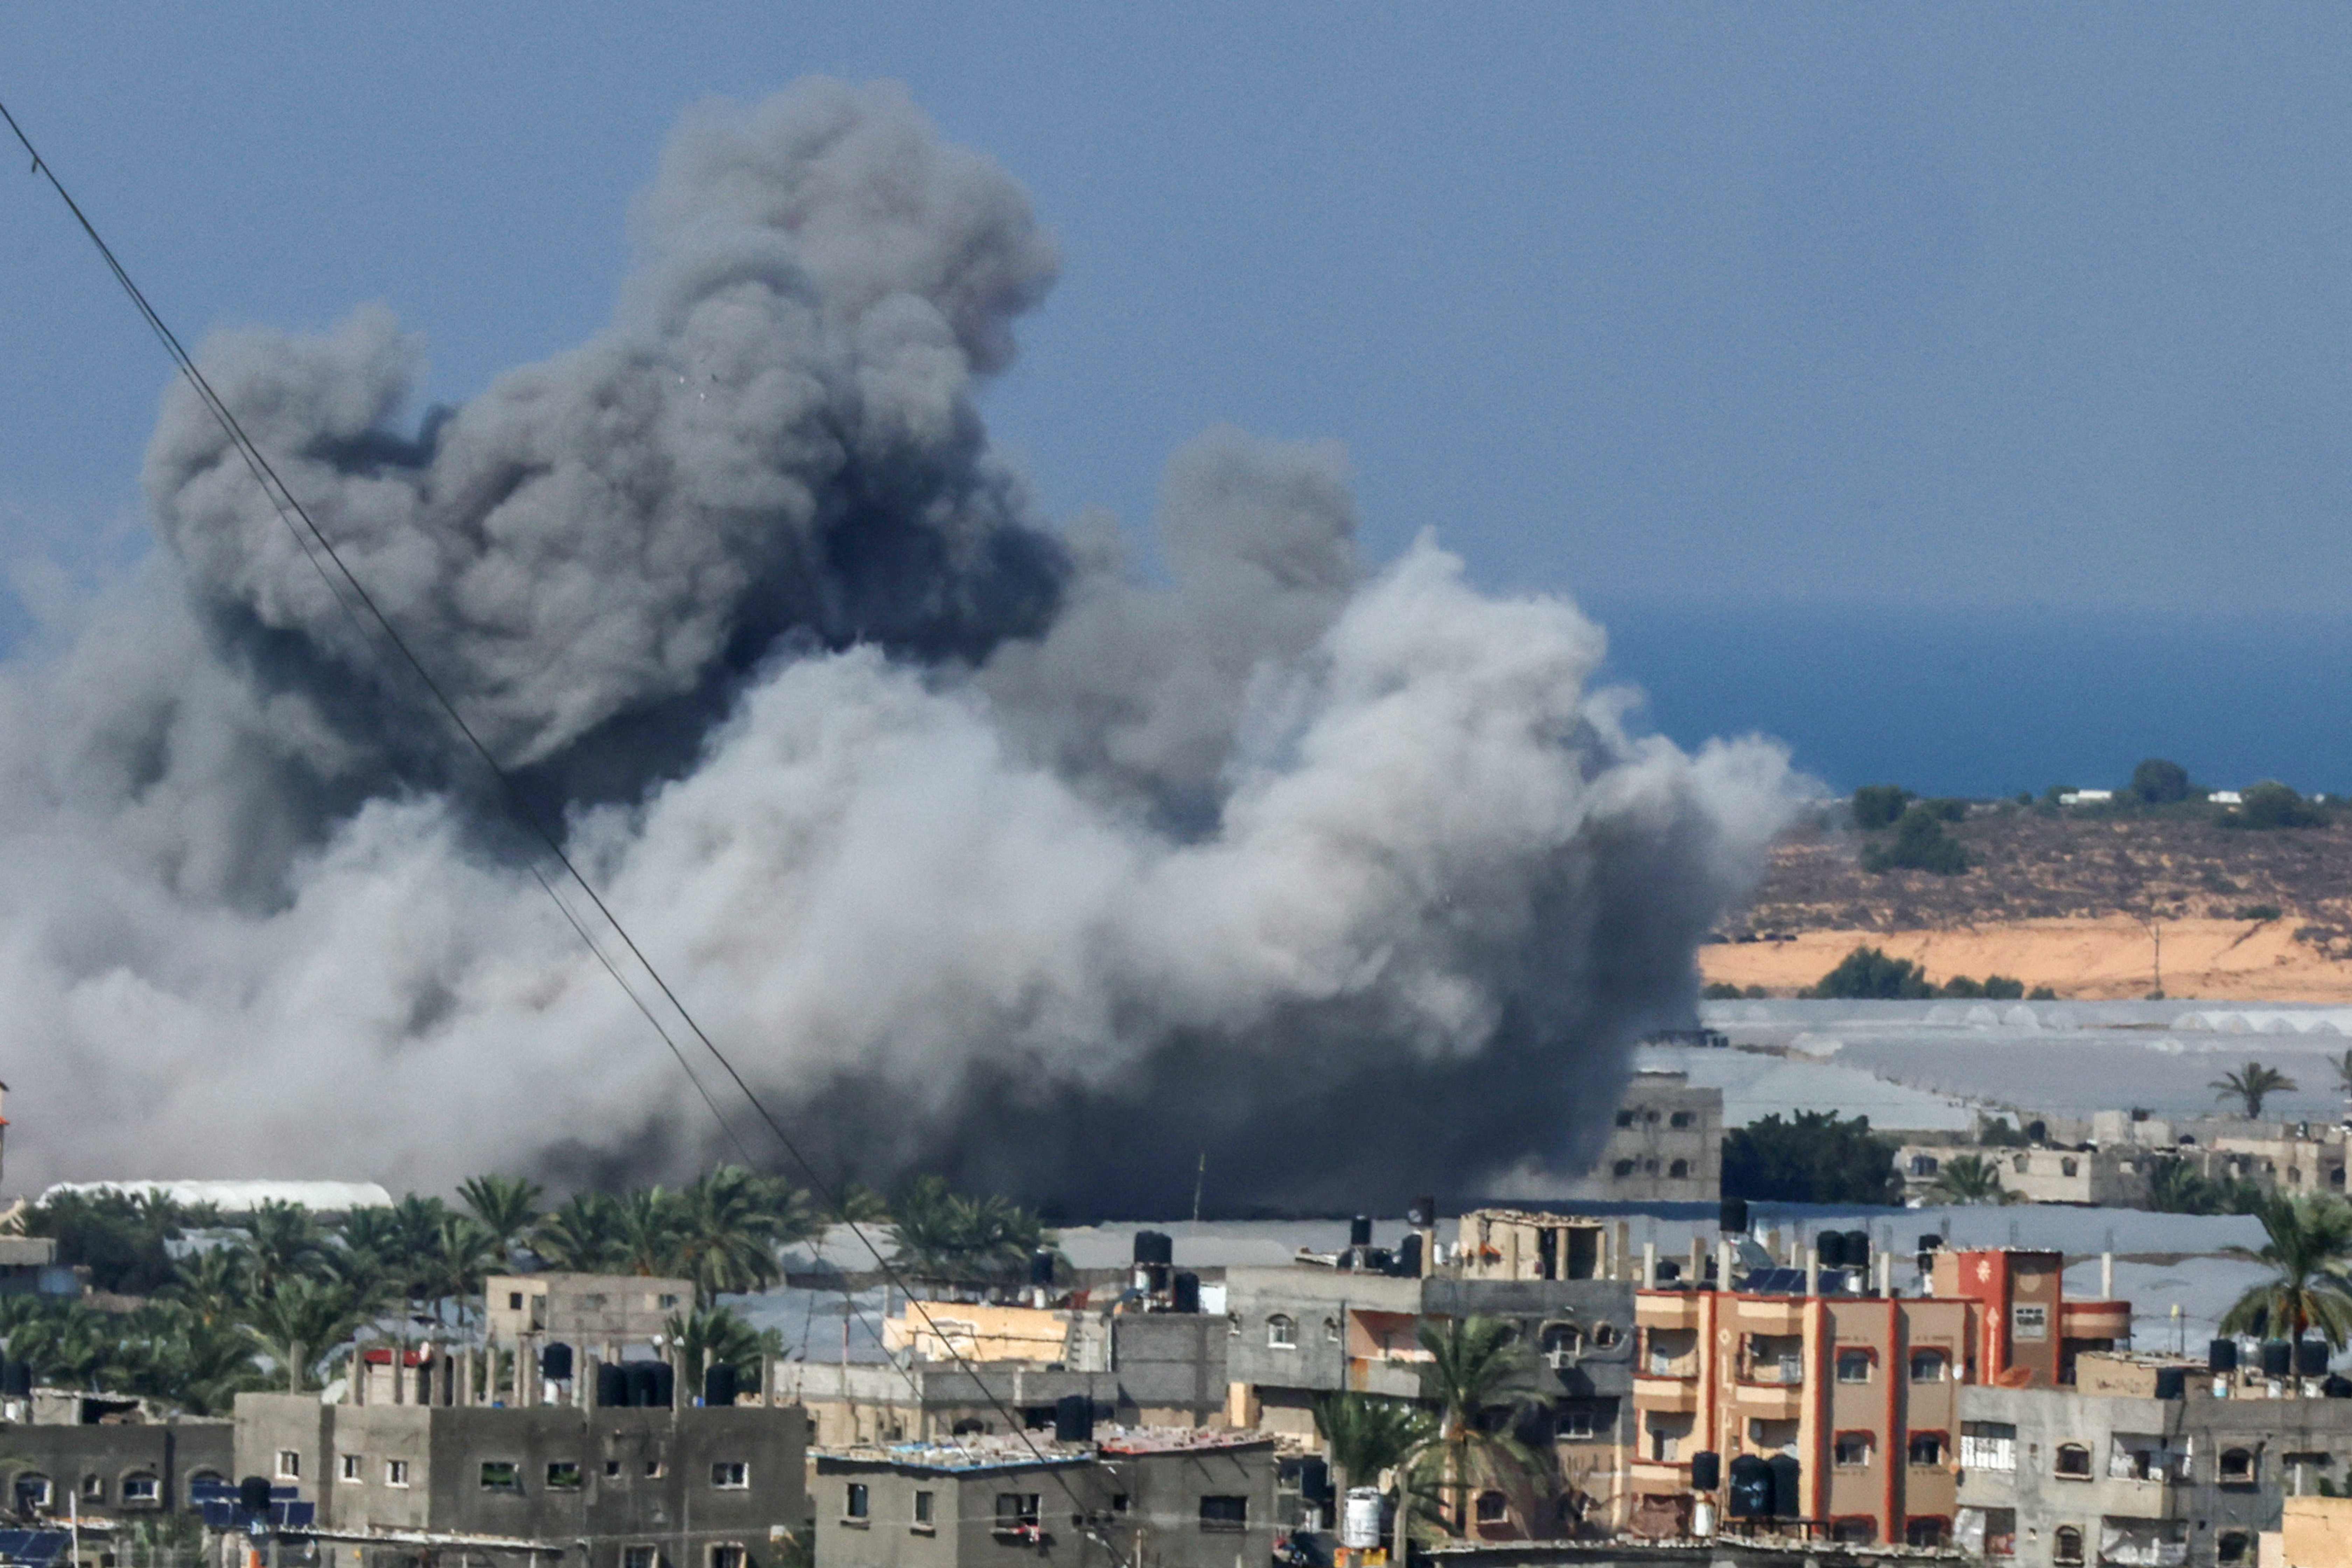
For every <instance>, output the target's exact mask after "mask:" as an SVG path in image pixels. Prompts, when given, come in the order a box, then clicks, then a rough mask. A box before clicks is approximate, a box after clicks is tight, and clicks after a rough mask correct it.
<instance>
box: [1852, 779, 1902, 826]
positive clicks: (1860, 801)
mask: <svg viewBox="0 0 2352 1568" xmlns="http://www.w3.org/2000/svg"><path fill="white" fill-rule="evenodd" d="M1910 804H1911V792H1910V791H1909V790H1907V789H1905V788H1904V787H1903V786H1902V785H1901V784H1864V785H1863V786H1862V787H1861V788H1860V789H1858V790H1856V791H1854V792H1853V825H1854V826H1856V827H1861V828H1878V827H1892V826H1895V820H1896V819H1897V818H1899V817H1900V816H1902V815H1903V808H1904V807H1905V806H1906V805H1910Z"/></svg>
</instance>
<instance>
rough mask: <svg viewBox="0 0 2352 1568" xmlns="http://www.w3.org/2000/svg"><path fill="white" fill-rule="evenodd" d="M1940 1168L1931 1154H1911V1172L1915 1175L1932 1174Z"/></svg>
mask: <svg viewBox="0 0 2352 1568" xmlns="http://www.w3.org/2000/svg"><path fill="white" fill-rule="evenodd" d="M1940 1168H1941V1165H1940V1163H1939V1162H1938V1161H1937V1158H1936V1156H1934V1155H1933V1154H1914V1155H1912V1156H1911V1173H1912V1174H1913V1175H1915V1176H1932V1175H1934V1174H1935V1173H1937V1170H1938V1169H1940Z"/></svg>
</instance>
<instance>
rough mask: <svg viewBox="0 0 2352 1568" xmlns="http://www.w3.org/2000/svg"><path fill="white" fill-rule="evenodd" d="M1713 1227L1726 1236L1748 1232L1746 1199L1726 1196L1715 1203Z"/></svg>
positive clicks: (1743, 1234)
mask: <svg viewBox="0 0 2352 1568" xmlns="http://www.w3.org/2000/svg"><path fill="white" fill-rule="evenodd" d="M1715 1228H1716V1229H1717V1230H1719V1231H1721V1232H1723V1233H1724V1234H1725V1235H1726V1236H1746V1235H1747V1234H1748V1200H1747V1199H1746V1198H1726V1199H1724V1200H1723V1201H1722V1203H1720V1204H1718V1205H1716V1211H1715Z"/></svg>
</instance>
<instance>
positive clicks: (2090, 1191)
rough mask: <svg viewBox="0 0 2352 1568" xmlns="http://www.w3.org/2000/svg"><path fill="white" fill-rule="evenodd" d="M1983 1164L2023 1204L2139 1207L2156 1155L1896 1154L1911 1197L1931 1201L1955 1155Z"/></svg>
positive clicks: (1958, 1150) (1911, 1149)
mask: <svg viewBox="0 0 2352 1568" xmlns="http://www.w3.org/2000/svg"><path fill="white" fill-rule="evenodd" d="M1968 1156H1972V1157H1974V1158H1977V1159H1979V1160H1982V1161H1983V1162H1984V1163H1986V1164H1988V1165H1990V1166H1991V1167H1992V1169H1993V1171H1994V1173H1995V1174H1997V1175H1998V1176H1999V1177H2000V1186H2001V1191H2002V1192H2004V1193H2007V1194H2011V1196H2012V1198H2013V1199H2014V1200H2015V1201H2017V1202H2021V1203H2029V1204H2080V1205H2092V1206H2098V1207H2107V1208H2137V1207H2140V1206H2142V1205H2145V1204H2146V1202H2147V1182H2148V1175H2149V1173H2150V1171H2151V1170H2152V1168H2153V1162H2154V1161H2155V1160H2157V1159H2158V1158H2161V1156H2160V1155H2158V1154H2157V1153H2155V1152H2152V1151H2149V1150H2146V1149H2141V1148H2137V1147H2134V1146H2131V1145H2128V1144H2126V1145H2123V1146H2120V1147H2114V1146H2098V1147H2084V1148H2076V1149H2063V1148H2060V1149H2052V1148H2041V1147H2034V1148H2026V1149H2017V1148H2004V1147H2000V1146H1998V1145H1995V1146H1990V1147H1981V1148H1979V1147H1974V1146H1971V1145H1968V1144H1936V1143H1906V1144H1904V1145H1903V1146H1902V1147H1901V1148H1899V1149H1897V1150H1896V1151H1895V1171H1896V1172H1897V1173H1899V1174H1900V1175H1901V1176H1902V1177H1903V1190H1904V1195H1905V1196H1906V1197H1916V1198H1927V1199H1932V1196H1933V1194H1934V1189H1935V1186H1936V1182H1937V1177H1938V1176H1940V1175H1941V1174H1942V1173H1943V1169H1944V1166H1945V1164H1946V1163H1948V1162H1949V1161H1951V1160H1952V1159H1954V1158H1956V1157H1968Z"/></svg>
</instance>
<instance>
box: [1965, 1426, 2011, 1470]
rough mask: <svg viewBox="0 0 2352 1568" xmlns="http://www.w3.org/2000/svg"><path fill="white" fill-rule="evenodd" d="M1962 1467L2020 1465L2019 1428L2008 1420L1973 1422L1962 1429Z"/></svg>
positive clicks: (1970, 1468) (1994, 1468)
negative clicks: (2018, 1452) (2018, 1454)
mask: <svg viewBox="0 0 2352 1568" xmlns="http://www.w3.org/2000/svg"><path fill="white" fill-rule="evenodd" d="M1960 1468H1962V1469H1964V1470H2014V1469H2016V1468H2017V1428H2016V1427H2014V1426H2011V1425H2010V1424H2009V1423H2008V1422H2006V1421H1971V1422H1969V1424H1968V1425H1967V1426H1963V1427H1961V1428H1960Z"/></svg>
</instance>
